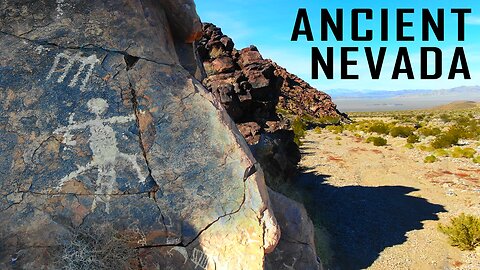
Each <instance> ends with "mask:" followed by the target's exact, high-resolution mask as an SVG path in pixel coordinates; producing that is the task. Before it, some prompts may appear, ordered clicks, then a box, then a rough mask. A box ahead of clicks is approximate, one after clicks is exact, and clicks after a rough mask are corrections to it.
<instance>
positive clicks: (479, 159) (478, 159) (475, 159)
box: [472, 156, 480, 164]
mask: <svg viewBox="0 0 480 270" xmlns="http://www.w3.org/2000/svg"><path fill="white" fill-rule="evenodd" d="M472 161H473V163H476V164H480V156H476V157H474V158H473V160H472Z"/></svg>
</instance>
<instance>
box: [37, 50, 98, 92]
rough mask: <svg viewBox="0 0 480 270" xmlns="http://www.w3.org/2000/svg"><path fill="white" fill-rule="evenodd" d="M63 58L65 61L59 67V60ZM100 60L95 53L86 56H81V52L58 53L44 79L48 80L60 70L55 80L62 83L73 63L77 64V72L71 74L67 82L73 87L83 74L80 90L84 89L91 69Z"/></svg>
mask: <svg viewBox="0 0 480 270" xmlns="http://www.w3.org/2000/svg"><path fill="white" fill-rule="evenodd" d="M62 60H65V61H66V62H67V63H66V64H65V66H64V67H63V68H60V66H59V65H60V62H61V61H62ZM98 62H100V61H99V60H98V58H97V56H96V55H94V54H93V55H90V56H88V57H84V56H82V53H81V52H79V53H76V54H74V55H70V54H68V53H59V54H57V56H55V60H54V61H53V65H52V68H51V69H50V71H49V72H48V75H47V78H46V80H50V79H51V78H52V77H53V74H54V73H55V72H60V73H61V75H60V76H59V77H58V79H57V82H58V83H62V82H63V81H64V80H65V78H66V77H67V75H68V74H69V73H70V70H71V69H72V67H73V66H74V65H75V64H77V63H78V64H79V67H78V70H77V72H76V73H75V74H74V75H73V78H72V80H71V81H70V83H69V84H68V86H69V87H75V86H76V85H77V84H78V83H79V80H80V76H81V75H82V74H84V76H85V77H84V78H83V80H81V82H80V90H81V91H85V87H86V86H87V83H88V80H89V79H90V76H91V75H92V72H93V69H94V68H95V65H96V64H97V63H98Z"/></svg>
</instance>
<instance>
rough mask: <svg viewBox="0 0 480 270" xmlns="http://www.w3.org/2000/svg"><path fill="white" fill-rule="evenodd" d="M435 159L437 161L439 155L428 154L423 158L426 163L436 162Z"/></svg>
mask: <svg viewBox="0 0 480 270" xmlns="http://www.w3.org/2000/svg"><path fill="white" fill-rule="evenodd" d="M435 161H437V157H436V156H434V155H430V156H427V157H425V159H424V160H423V162H425V163H434V162H435Z"/></svg>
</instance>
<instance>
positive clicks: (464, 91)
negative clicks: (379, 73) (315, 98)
mask: <svg viewBox="0 0 480 270" xmlns="http://www.w3.org/2000/svg"><path fill="white" fill-rule="evenodd" d="M326 92H327V93H328V94H329V95H330V96H331V97H332V98H337V99H340V98H341V99H359V98H365V99H383V98H395V97H420V96H421V97H427V96H434V97H439V96H464V98H463V100H465V99H468V100H470V98H469V97H468V96H469V95H473V96H474V97H480V86H462V87H456V88H452V89H442V90H426V89H418V90H398V91H391V90H390V91H389V90H348V89H332V90H329V91H326Z"/></svg>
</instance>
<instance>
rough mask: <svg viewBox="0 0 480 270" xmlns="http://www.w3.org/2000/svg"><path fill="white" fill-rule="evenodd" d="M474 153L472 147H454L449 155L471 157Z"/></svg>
mask: <svg viewBox="0 0 480 270" xmlns="http://www.w3.org/2000/svg"><path fill="white" fill-rule="evenodd" d="M476 153H477V151H476V150H475V149H473V148H461V147H454V148H453V149H452V152H451V154H450V155H451V156H452V157H454V158H473V156H474V155H475V154H476Z"/></svg>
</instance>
